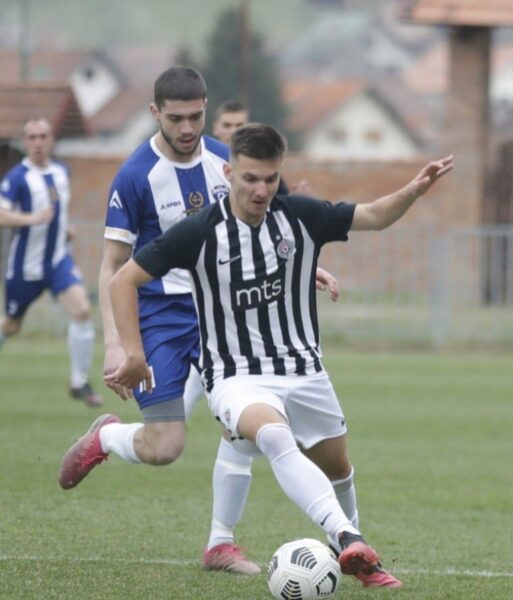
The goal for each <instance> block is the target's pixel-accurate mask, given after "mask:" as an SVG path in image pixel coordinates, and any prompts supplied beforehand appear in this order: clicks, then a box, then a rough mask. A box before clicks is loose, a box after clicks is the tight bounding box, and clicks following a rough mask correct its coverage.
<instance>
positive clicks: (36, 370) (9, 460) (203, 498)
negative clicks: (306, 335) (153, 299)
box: [0, 336, 513, 600]
mask: <svg viewBox="0 0 513 600" xmlns="http://www.w3.org/2000/svg"><path fill="white" fill-rule="evenodd" d="M97 354H98V356H97V361H96V368H95V381H96V383H97V384H98V386H100V385H101V382H100V363H101V357H100V352H98V353H97ZM325 354H326V359H325V364H326V367H327V368H328V370H329V371H330V373H331V375H332V378H333V381H334V384H335V386H336V388H337V390H338V392H339V395H340V398H341V400H342V403H343V406H344V410H345V413H346V416H347V417H348V421H349V426H350V438H349V439H350V451H351V456H352V459H353V462H354V464H355V467H356V482H357V490H358V496H359V508H360V515H361V526H362V530H363V532H364V534H365V535H366V537H367V538H368V540H369V541H370V542H371V543H372V544H373V545H375V546H376V548H377V549H378V550H379V551H380V553H381V555H382V558H383V561H384V563H385V565H386V566H388V567H390V568H391V570H393V571H394V572H396V573H397V574H400V575H401V577H402V578H403V579H404V582H405V585H406V587H405V589H403V590H397V591H392V590H389V591H383V590H364V589H362V588H361V587H360V586H359V584H358V583H357V582H355V581H353V580H352V579H350V578H344V581H343V584H342V586H341V589H340V592H339V594H338V597H339V598H351V599H359V598H362V599H363V598H365V599H370V600H372V599H373V598H384V597H387V598H393V597H394V598H395V597H397V598H403V599H406V598H408V600H410V599H414V600H417V599H418V600H420V599H423V600H434V599H443V600H446V599H453V598H454V599H462V600H468V599H483V598H484V599H493V600H495V599H505V600H506V599H509V598H511V597H512V588H513V567H512V510H511V509H512V497H511V493H512V476H511V475H512V470H511V456H512V439H513V438H512V433H511V432H512V430H513V427H512V426H513V410H512V399H513V377H512V375H511V372H512V368H511V367H512V364H513V361H512V356H511V355H500V356H485V355H476V354H472V355H451V354H444V355H441V354H438V355H437V354H421V353H419V354H414V353H412V354H386V355H385V354H365V353H361V354H358V353H348V352H342V351H340V350H339V349H336V348H334V347H326V348H325ZM66 380H67V358H66V348H65V343H64V342H63V341H62V340H59V339H49V340H47V341H45V340H40V339H30V338H28V337H21V336H20V337H19V338H18V339H15V340H12V341H10V342H9V343H8V344H7V345H5V346H4V348H3V349H2V351H1V353H0V398H1V402H0V452H1V454H0V456H1V462H0V506H1V508H2V510H1V517H0V597H1V598H2V599H4V598H5V599H15V600H18V599H29V598H30V599H32V598H34V599H36V598H37V599H45V600H47V599H52V598H55V599H59V600H63V599H68V598H69V599H71V598H73V599H79V600H85V599H98V600H111V599H118V598H119V599H121V598H128V599H130V600H135V599H141V600H143V599H144V600H147V599H151V600H159V599H162V600H164V599H165V600H182V599H183V600H186V599H192V598H195V599H196V598H209V599H211V600H221V599H222V600H239V599H244V600H246V599H249V600H254V599H255V600H256V599H260V598H269V597H270V595H269V593H268V591H267V585H266V581H265V576H264V575H261V576H258V577H255V578H244V577H237V576H231V575H227V574H222V573H207V572H205V571H203V570H202V568H201V564H200V560H199V559H200V556H201V552H202V549H203V546H204V544H205V541H206V539H207V535H208V528H209V521H210V473H211V468H212V465H213V462H214V457H215V453H216V448H217V443H218V438H219V430H218V427H217V425H216V424H215V422H214V421H213V420H212V418H211V417H210V416H209V414H208V412H207V409H206V406H205V405H204V404H203V405H202V406H201V407H199V408H198V411H197V413H195V415H194V417H193V419H192V421H191V426H190V435H189V438H188V444H187V448H186V451H185V453H184V455H183V457H182V458H181V459H180V461H178V462H177V464H176V465H174V466H172V467H162V468H151V467H146V466H133V465H128V464H125V463H123V462H122V461H121V460H119V459H118V458H117V457H112V458H111V460H109V462H108V463H107V464H105V465H102V466H101V467H100V468H98V469H97V470H96V471H95V472H94V473H93V474H92V475H91V476H90V477H88V478H87V479H86V480H85V481H84V482H83V483H82V484H81V485H80V487H79V488H77V489H75V490H72V491H69V492H63V491H61V490H60V489H59V488H58V485H57V481H56V475H57V470H58V467H59V463H60V458H61V456H62V454H63V452H64V451H65V450H66V448H67V447H68V446H69V445H70V443H71V442H72V441H74V439H75V438H76V437H78V436H79V435H80V434H81V433H82V432H83V431H84V430H85V429H86V428H87V427H88V425H89V423H90V421H91V420H92V418H93V417H94V415H95V414H96V413H95V412H94V411H92V410H90V409H87V408H86V407H85V406H82V405H81V404H79V403H76V402H74V401H72V400H70V399H68V397H67V393H66ZM106 410H107V411H116V412H118V414H120V416H121V417H123V419H125V420H129V421H131V420H136V419H138V411H137V409H136V406H135V403H134V402H133V401H132V402H128V403H123V402H122V401H121V400H119V399H117V398H116V397H115V396H113V395H111V394H110V393H106ZM304 536H310V537H319V539H323V536H322V532H320V530H317V529H316V528H315V527H314V526H313V525H312V524H311V523H310V522H309V521H308V520H307V518H306V517H304V516H303V514H302V513H301V512H300V511H299V510H298V509H297V508H295V507H294V506H293V505H292V504H291V503H290V502H289V501H288V500H287V499H286V498H285V496H284V495H283V494H282V492H281V491H280V490H279V489H278V486H277V484H276V483H275V481H274V479H273V477H272V474H271V473H270V470H269V468H268V467H267V465H266V464H265V463H264V462H263V461H258V462H257V463H256V465H255V468H254V481H253V485H252V489H251V492H250V498H249V502H248V505H247V508H246V512H245V515H244V519H243V522H242V523H241V525H240V527H239V528H238V541H239V542H240V543H241V544H242V545H243V546H244V547H245V548H246V549H247V550H248V553H249V555H250V557H251V558H253V559H255V560H256V561H257V562H259V563H260V564H262V565H265V564H266V562H267V561H268V559H269V558H270V556H271V554H272V553H273V551H274V550H275V548H277V547H278V546H279V545H280V544H281V543H282V542H284V541H287V540H290V539H294V538H298V537H304ZM501 573H502V574H503V576H499V574H501Z"/></svg>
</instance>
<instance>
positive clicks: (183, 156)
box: [59, 67, 260, 574]
mask: <svg viewBox="0 0 513 600" xmlns="http://www.w3.org/2000/svg"><path fill="white" fill-rule="evenodd" d="M151 110H152V113H153V115H154V117H155V119H156V121H157V123H158V125H159V131H158V133H157V134H156V135H155V136H154V137H152V138H151V139H150V140H149V141H147V142H145V143H143V144H142V145H141V146H140V147H139V148H138V149H137V150H136V151H135V152H134V153H133V154H132V155H131V157H130V158H129V159H128V160H127V161H126V163H125V164H124V165H123V166H122V167H121V169H120V171H119V173H118V174H117V176H116V178H115V179H114V182H113V185H112V189H111V194H110V200H109V206H108V210H107V222H106V229H105V243H104V253H103V260H102V266H101V269H100V283H99V289H100V305H101V309H102V316H103V325H104V336H105V363H104V371H105V374H106V375H109V374H110V373H112V372H113V371H115V370H116V369H117V368H118V367H119V365H120V364H122V363H123V361H124V360H125V358H126V356H125V352H124V350H123V348H122V345H121V343H120V340H119V336H118V332H117V329H116V327H115V324H114V320H113V316H112V308H111V305H110V298H109V294H108V290H109V284H110V281H111V279H112V277H113V276H114V274H115V273H116V272H117V271H118V269H119V268H120V267H121V266H122V265H123V264H124V263H125V262H126V261H127V260H128V259H129V258H130V256H131V255H132V253H133V252H134V251H138V250H139V249H140V248H142V247H144V246H145V245H146V244H147V243H148V242H149V241H151V240H153V239H154V238H156V237H158V236H159V235H160V234H161V233H162V232H164V231H166V230H167V229H168V228H169V227H170V226H172V225H173V224H174V223H177V222H179V221H180V220H182V219H184V218H185V217H187V216H189V215H191V214H193V213H195V212H197V211H199V210H201V209H202V208H204V207H206V206H208V205H210V204H213V203H216V202H218V201H220V200H222V199H223V198H225V197H226V196H227V194H228V192H229V183H228V180H227V179H226V176H225V174H224V167H225V165H226V164H227V161H228V158H229V149H228V147H227V146H226V145H225V144H222V143H220V142H219V141H217V140H215V139H213V138H210V137H208V136H204V135H202V134H203V129H204V127H205V111H206V85H205V83H204V81H203V78H202V77H201V76H200V75H199V74H198V73H196V72H195V71H193V70H192V69H188V68H185V67H173V68H171V69H168V70H167V71H165V72H164V73H163V74H162V75H161V76H160V77H159V78H158V79H157V81H156V83H155V94H154V102H153V104H152V105H151ZM138 302H139V314H140V322H139V323H140V334H141V337H142V340H143V344H144V348H145V353H146V357H147V360H148V364H149V365H150V367H151V370H152V377H153V379H154V382H155V386H154V390H153V392H152V393H151V394H149V393H148V392H146V391H145V390H144V388H143V387H142V386H139V387H138V388H136V389H134V391H133V394H134V395H135V398H136V400H137V402H138V404H139V407H140V409H141V412H142V415H143V420H144V424H143V423H134V424H121V423H119V422H118V421H119V420H118V419H117V417H115V416H114V415H105V416H103V417H102V418H100V420H98V421H97V422H95V423H94V424H93V426H92V428H91V429H90V430H89V432H88V433H87V434H86V435H85V436H84V437H83V438H81V440H79V442H78V443H77V444H75V445H74V446H73V447H72V448H71V449H70V450H69V451H68V452H67V453H66V455H65V457H64V459H63V464H62V468H61V473H60V477H59V481H60V484H61V486H62V487H63V488H65V489H68V488H71V487H74V486H76V485H77V484H78V483H79V482H80V481H81V480H82V479H83V477H85V476H86V475H87V473H89V471H90V470H91V469H92V468H93V467H94V466H95V465H96V464H99V463H100V462H102V461H103V460H104V459H105V458H106V457H107V455H108V454H109V453H110V452H114V453H116V454H118V456H120V457H121V458H123V459H125V460H127V461H129V462H133V463H140V462H143V463H148V464H153V465H163V464H170V463H172V462H173V461H174V460H176V458H178V456H179V455H180V454H181V452H182V450H183V446H184V442H185V417H186V416H187V415H186V412H185V410H184V395H185V398H186V404H187V406H188V407H190V408H191V409H192V406H193V405H194V403H195V400H196V399H197V398H198V397H199V396H201V395H202V394H203V387H202V386H201V383H200V381H199V376H198V374H197V371H196V369H195V368H194V367H193V368H192V369H191V365H195V364H197V361H198V357H199V345H198V344H199V332H198V326H197V316H196V311H195V307H194V302H193V299H192V295H191V287H190V281H189V276H188V274H187V273H186V272H185V271H182V270H173V271H171V272H169V273H167V274H166V275H165V276H164V277H162V278H161V279H159V280H158V281H153V282H151V283H150V285H149V286H147V287H145V288H143V289H141V290H140V294H139V300H138ZM189 373H190V375H191V377H190V378H189V380H188V381H187V386H186V388H185V392H184V385H185V382H186V380H187V378H188V375H189ZM110 387H112V389H113V390H114V391H115V392H116V393H118V395H120V396H121V397H122V398H124V399H127V398H129V397H130V396H131V394H132V392H131V390H128V389H126V388H124V387H123V386H119V385H116V384H111V385H110ZM251 462H252V459H251V457H248V456H245V455H242V454H240V453H238V452H237V451H235V450H233V448H232V447H231V445H230V444H229V443H228V442H227V441H225V440H224V439H222V440H221V443H220V446H219V451H218V455H217V459H216V463H215V466H214V473H213V496H214V507H213V519H212V529H211V533H210V538H209V541H208V546H207V548H206V550H205V553H204V565H205V567H206V568H208V569H216V570H217V569H220V570H221V569H222V570H229V571H234V572H238V573H244V574H256V573H259V572H260V568H259V567H258V565H256V564H255V563H253V562H251V561H248V560H247V559H246V558H245V557H244V555H243V554H242V552H241V550H240V548H239V547H238V546H237V545H236V544H235V543H234V528H235V526H236V525H237V523H238V522H239V521H240V519H241V517H242V512H243V508H244V505H245V501H246V498H247V493H248V489H249V485H250V482H251Z"/></svg>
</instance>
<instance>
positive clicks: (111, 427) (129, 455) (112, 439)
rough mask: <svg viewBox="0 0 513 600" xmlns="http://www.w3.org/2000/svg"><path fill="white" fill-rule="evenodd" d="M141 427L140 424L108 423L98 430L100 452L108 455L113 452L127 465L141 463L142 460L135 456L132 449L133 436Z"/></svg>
mask: <svg viewBox="0 0 513 600" xmlns="http://www.w3.org/2000/svg"><path fill="white" fill-rule="evenodd" d="M141 427H144V425H143V424H142V423H130V424H129V425H126V424H125V423H108V424H107V425H104V426H103V427H102V428H101V429H100V444H101V446H102V450H103V451H104V452H105V453H106V454H109V453H110V452H114V453H115V454H117V455H118V456H119V457H120V458H122V459H123V460H126V461H127V462H129V463H141V462H142V460H141V459H140V458H139V457H138V456H137V454H136V453H135V449H134V435H135V434H136V432H137V431H139V429H141Z"/></svg>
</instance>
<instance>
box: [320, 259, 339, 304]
mask: <svg viewBox="0 0 513 600" xmlns="http://www.w3.org/2000/svg"><path fill="white" fill-rule="evenodd" d="M315 286H316V288H317V289H318V290H320V291H321V292H324V291H325V290H328V291H329V295H330V300H331V301H332V302H336V301H337V300H338V297H339V291H338V281H337V280H336V279H335V277H333V275H332V274H331V273H329V272H328V271H325V270H324V269H321V267H317V271H316V272H315Z"/></svg>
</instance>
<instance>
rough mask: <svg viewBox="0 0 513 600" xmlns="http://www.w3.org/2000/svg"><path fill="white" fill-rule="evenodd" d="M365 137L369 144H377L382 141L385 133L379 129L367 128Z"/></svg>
mask: <svg viewBox="0 0 513 600" xmlns="http://www.w3.org/2000/svg"><path fill="white" fill-rule="evenodd" d="M364 137H365V141H366V142H367V143H368V144H369V145H377V144H379V143H380V142H381V140H382V138H383V134H382V133H381V131H379V129H367V131H366V132H365V133H364Z"/></svg>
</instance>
